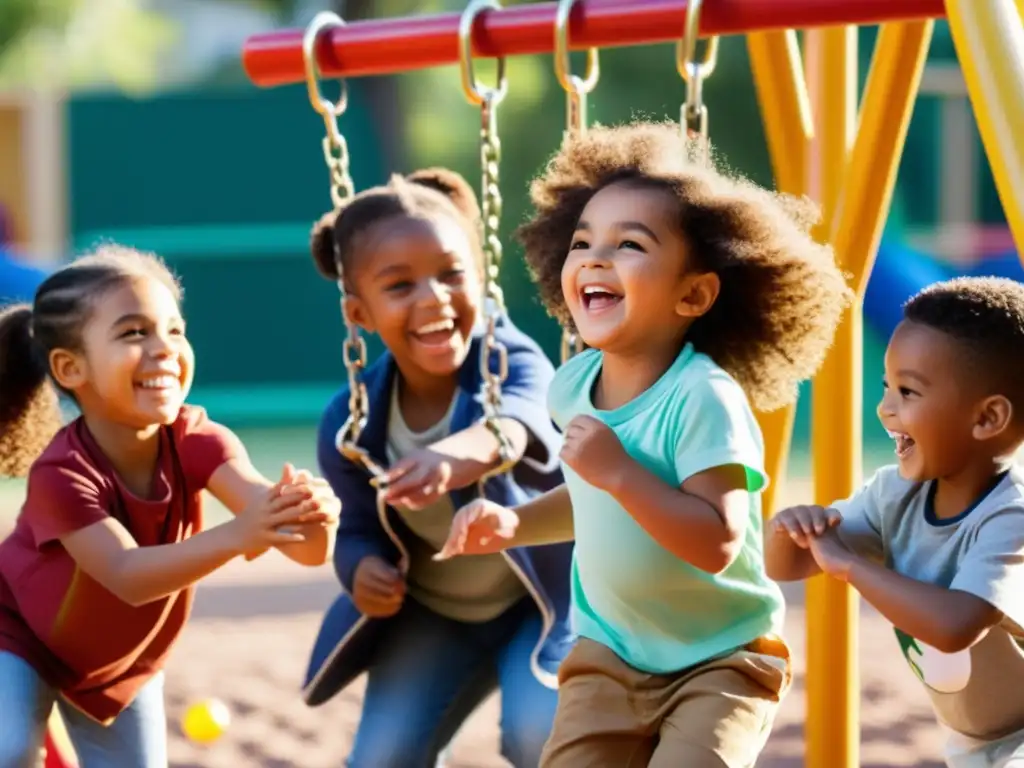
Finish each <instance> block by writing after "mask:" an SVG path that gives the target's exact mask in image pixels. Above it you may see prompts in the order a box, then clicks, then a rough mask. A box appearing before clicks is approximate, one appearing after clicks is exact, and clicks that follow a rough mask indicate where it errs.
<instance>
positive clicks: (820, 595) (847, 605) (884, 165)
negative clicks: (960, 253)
mask: <svg viewBox="0 0 1024 768" xmlns="http://www.w3.org/2000/svg"><path fill="white" fill-rule="evenodd" d="M932 29H933V23H932V22H931V21H922V22H907V23H903V24H890V25H885V26H883V27H882V30H881V32H880V34H879V37H878V42H877V44H876V48H875V53H874V58H873V60H872V63H871V71H870V73H869V74H868V80H867V83H866V85H865V89H864V101H863V104H862V106H861V110H860V120H859V128H858V130H857V136H856V142H855V143H854V147H853V151H852V153H851V154H850V158H849V163H848V166H847V172H846V183H845V185H844V187H843V190H842V193H841V195H840V196H839V198H838V200H837V202H836V207H835V209H834V212H833V217H832V238H831V240H832V244H833V246H834V247H835V249H836V254H837V257H838V258H839V259H840V262H841V264H842V266H843V268H844V269H845V270H847V271H848V272H849V273H851V274H852V284H853V288H854V289H855V290H856V292H857V305H856V306H854V307H853V308H852V309H851V311H850V312H848V313H847V316H846V318H844V321H843V323H842V324H841V325H840V327H839V330H838V332H837V334H836V340H835V344H834V345H833V347H832V350H831V351H830V353H829V356H828V358H827V359H826V361H825V364H824V365H823V366H822V369H821V371H820V372H819V374H818V376H817V377H816V378H815V382H814V386H815V389H814V411H813V422H812V425H813V426H812V438H811V439H812V446H813V449H814V453H815V456H816V457H818V458H819V461H818V462H817V463H816V465H815V496H816V500H817V502H818V503H821V504H827V503H830V502H832V501H834V500H835V499H838V498H843V497H845V496H847V495H849V494H850V493H851V492H852V491H854V490H855V489H856V487H857V486H858V485H859V483H860V479H861V478H860V456H861V440H860V436H861V415H862V405H863V403H862V400H863V392H862V383H863V375H862V370H861V363H862V342H863V334H862V331H863V327H862V316H861V311H860V300H861V299H862V298H863V295H864V288H865V286H866V285H867V279H868V276H869V275H870V273H871V267H872V265H873V262H874V257H875V253H876V251H877V249H878V243H879V240H880V239H881V236H882V229H883V227H884V225H885V219H886V217H887V216H888V212H889V205H890V203H891V202H892V194H893V189H894V187H895V184H896V172H897V169H898V167H899V161H900V157H901V155H902V153H903V145H904V143H905V141H906V137H907V127H908V126H909V124H910V116H911V113H912V112H913V106H914V101H915V99H916V97H917V93H918V89H919V86H920V83H921V75H922V74H923V72H924V65H925V60H926V58H927V54H928V46H929V44H930V42H931V37H932ZM857 604H858V603H857V600H856V598H855V596H854V594H853V593H852V592H851V590H849V589H848V588H846V586H845V585H843V584H840V583H839V582H836V581H834V580H832V579H826V578H824V577H817V578H815V579H813V580H812V581H811V582H810V583H809V584H808V596H807V606H808V660H807V734H808V737H807V740H808V752H807V757H808V760H807V764H808V765H809V766H813V768H826V767H827V768H854V767H855V766H857V765H859V760H858V758H859V755H858V752H859V749H858V746H859V745H858V743H857V738H858V731H859V729H858V722H857V716H856V715H857V709H858V704H859V701H858V700H859V695H860V692H859V690H858V687H857V685H856V680H857V656H856V643H855V641H856V627H857Z"/></svg>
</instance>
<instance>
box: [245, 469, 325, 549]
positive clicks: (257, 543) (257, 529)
mask: <svg viewBox="0 0 1024 768" xmlns="http://www.w3.org/2000/svg"><path fill="white" fill-rule="evenodd" d="M318 507H319V504H318V502H317V501H316V500H315V499H314V498H313V492H312V490H311V489H310V488H308V487H305V486H289V487H287V488H284V489H280V488H278V487H277V486H275V487H273V488H270V489H268V490H267V491H266V493H265V494H263V495H262V497H261V498H260V499H258V500H257V501H256V502H254V503H252V504H250V505H249V506H248V507H246V508H245V509H243V510H242V512H241V513H240V514H239V515H238V516H237V517H235V519H234V520H232V521H231V522H230V523H228V524H227V525H230V526H231V527H232V532H233V534H234V537H235V539H236V542H237V545H238V551H239V552H242V553H246V554H248V555H250V557H251V555H252V553H259V552H262V551H264V550H265V549H267V548H269V547H275V546H278V545H280V544H293V543H297V542H302V541H305V540H306V539H305V537H304V536H303V535H302V534H301V533H299V532H298V531H296V530H294V529H293V530H289V526H297V525H301V524H302V523H311V522H320V521H322V520H323V519H324V513H323V512H321V511H320V510H319V509H318Z"/></svg>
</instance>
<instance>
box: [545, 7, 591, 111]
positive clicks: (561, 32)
mask: <svg viewBox="0 0 1024 768" xmlns="http://www.w3.org/2000/svg"><path fill="white" fill-rule="evenodd" d="M576 1H577V0H559V3H558V8H557V10H556V11H555V75H557V77H558V82H559V83H561V85H562V87H563V88H564V89H565V90H566V91H567V92H568V93H576V94H580V95H584V94H588V93H590V92H591V91H592V90H594V86H595V85H597V80H598V78H599V77H600V75H601V72H600V67H599V65H598V60H597V48H588V49H587V69H586V74H585V75H584V76H583V77H580V76H579V75H574V74H573V73H572V62H571V61H570V60H569V17H570V16H571V15H572V7H573V5H575V4H576Z"/></svg>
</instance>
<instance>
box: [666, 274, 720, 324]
mask: <svg viewBox="0 0 1024 768" xmlns="http://www.w3.org/2000/svg"><path fill="white" fill-rule="evenodd" d="M721 288H722V283H721V281H720V280H719V279H718V275H716V274H715V273H714V272H704V273H702V274H699V275H689V276H687V277H686V278H685V280H684V293H683V296H682V298H681V299H679V301H678V302H676V314H677V315H679V316H680V317H694V318H696V317H700V316H701V315H704V314H706V313H707V311H708V310H709V309H711V306H712V305H713V304H714V303H715V299H717V298H718V292H719V291H720V290H721Z"/></svg>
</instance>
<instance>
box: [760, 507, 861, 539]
mask: <svg viewBox="0 0 1024 768" xmlns="http://www.w3.org/2000/svg"><path fill="white" fill-rule="evenodd" d="M842 521H843V517H842V515H840V514H839V512H838V511H837V510H834V509H829V508H827V507H819V506H815V505H807V506H802V507H790V508H789V509H784V510H782V511H781V512H779V513H778V514H777V515H775V516H774V517H773V518H772V520H771V522H770V523H769V525H771V526H772V530H773V531H774V532H775V533H776V534H785V535H787V536H789V537H790V538H791V539H792V540H793V543H794V544H796V545H797V546H798V547H800V548H801V549H807V547H808V546H810V543H811V540H812V539H814V538H817V537H818V536H821V535H822V534H824V533H825V532H826V531H827V530H829V529H830V528H834V527H835V526H837V525H839V523H841V522H842Z"/></svg>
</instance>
